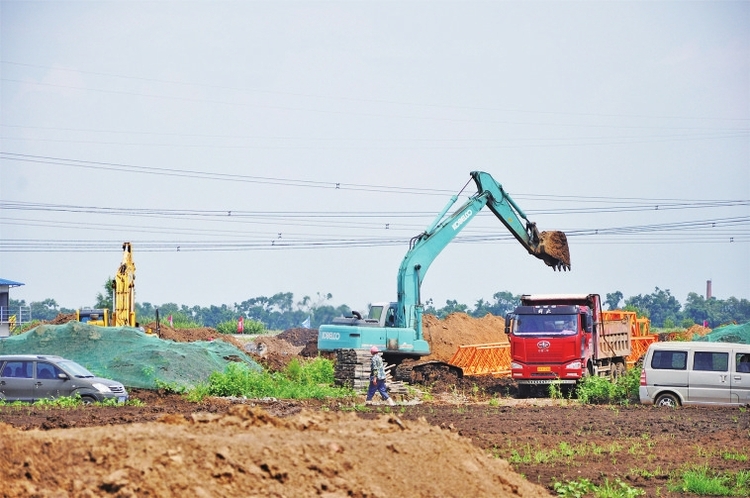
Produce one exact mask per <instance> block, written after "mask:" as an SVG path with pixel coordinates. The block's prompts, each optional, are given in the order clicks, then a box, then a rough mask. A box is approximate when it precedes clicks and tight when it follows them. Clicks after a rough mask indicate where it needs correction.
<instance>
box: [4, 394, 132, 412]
mask: <svg viewBox="0 0 750 498" xmlns="http://www.w3.org/2000/svg"><path fill="white" fill-rule="evenodd" d="M86 405H87V403H84V402H83V399H81V395H80V394H78V393H76V394H75V395H73V396H60V397H59V398H54V399H53V398H44V399H38V400H36V401H34V402H33V403H27V402H23V401H13V402H8V401H3V400H0V407H11V408H29V407H35V408H50V409H51V408H80V407H81V406H86ZM91 406H114V407H121V406H144V404H143V402H142V401H141V400H139V399H129V400H128V401H126V402H124V403H120V402H119V401H117V399H115V398H109V399H105V400H104V401H101V402H96V403H91Z"/></svg>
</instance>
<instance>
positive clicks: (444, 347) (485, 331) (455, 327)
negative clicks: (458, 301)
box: [422, 313, 508, 361]
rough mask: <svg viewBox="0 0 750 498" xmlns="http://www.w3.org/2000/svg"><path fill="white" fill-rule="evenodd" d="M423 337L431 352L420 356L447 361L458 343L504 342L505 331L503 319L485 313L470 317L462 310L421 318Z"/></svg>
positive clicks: (506, 338)
mask: <svg viewBox="0 0 750 498" xmlns="http://www.w3.org/2000/svg"><path fill="white" fill-rule="evenodd" d="M422 320H423V321H422V323H423V328H424V338H425V340H426V341H427V342H428V343H429V344H430V348H431V350H432V352H431V353H430V355H429V356H425V357H423V358H422V360H425V361H426V360H438V361H449V360H450V359H451V357H452V356H453V354H454V353H455V352H456V350H457V349H458V347H459V346H467V345H470V344H486V343H491V342H504V343H507V342H508V336H506V335H505V319H503V318H500V317H497V316H494V315H485V316H484V317H482V318H473V317H471V316H469V315H467V314H466V313H451V314H450V315H448V316H447V317H446V318H445V320H440V319H438V318H437V317H435V316H433V315H425V316H424V317H423V319H422Z"/></svg>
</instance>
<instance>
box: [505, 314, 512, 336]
mask: <svg viewBox="0 0 750 498" xmlns="http://www.w3.org/2000/svg"><path fill="white" fill-rule="evenodd" d="M512 321H513V315H511V314H510V313H508V314H507V315H505V333H506V334H510V324H511V322H512Z"/></svg>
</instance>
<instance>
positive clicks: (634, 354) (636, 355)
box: [627, 335, 659, 368]
mask: <svg viewBox="0 0 750 498" xmlns="http://www.w3.org/2000/svg"><path fill="white" fill-rule="evenodd" d="M658 341H659V336H657V335H644V336H639V337H633V338H632V341H631V349H630V356H628V358H627V362H628V368H631V367H632V366H633V365H635V364H636V362H637V361H638V360H640V359H641V357H642V356H643V355H644V354H646V350H647V349H648V347H649V345H650V344H651V343H653V342H658Z"/></svg>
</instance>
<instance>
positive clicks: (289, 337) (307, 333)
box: [276, 328, 318, 346]
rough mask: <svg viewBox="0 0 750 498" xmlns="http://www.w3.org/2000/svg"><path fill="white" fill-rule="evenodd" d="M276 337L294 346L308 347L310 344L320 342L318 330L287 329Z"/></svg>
mask: <svg viewBox="0 0 750 498" xmlns="http://www.w3.org/2000/svg"><path fill="white" fill-rule="evenodd" d="M276 337H277V338H279V339H283V340H285V341H287V342H288V343H290V344H292V345H293V346H306V345H307V343H308V342H310V341H312V340H315V341H317V340H318V330H317V329H305V328H294V329H286V330H285V331H284V332H282V333H280V334H279V335H277V336H276Z"/></svg>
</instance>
